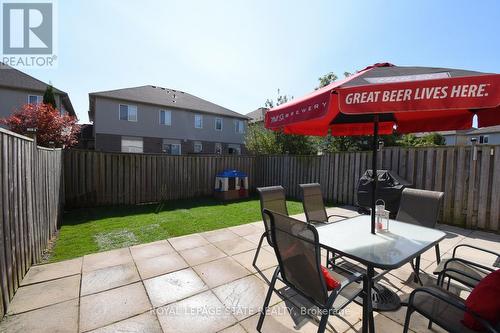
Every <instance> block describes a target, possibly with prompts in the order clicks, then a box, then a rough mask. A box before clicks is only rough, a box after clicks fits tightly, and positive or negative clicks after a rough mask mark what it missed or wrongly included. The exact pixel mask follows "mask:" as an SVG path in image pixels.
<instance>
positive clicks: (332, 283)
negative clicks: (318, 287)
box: [321, 266, 340, 290]
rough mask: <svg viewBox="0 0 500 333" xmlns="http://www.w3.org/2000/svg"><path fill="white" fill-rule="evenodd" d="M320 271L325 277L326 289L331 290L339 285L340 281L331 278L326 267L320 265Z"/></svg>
mask: <svg viewBox="0 0 500 333" xmlns="http://www.w3.org/2000/svg"><path fill="white" fill-rule="evenodd" d="M321 272H322V273H323V277H324V278H325V282H326V289H328V290H333V289H335V288H337V287H339V286H340V283H339V282H338V281H337V280H335V279H334V278H333V276H332V275H331V274H330V271H329V270H328V268H326V267H324V266H321Z"/></svg>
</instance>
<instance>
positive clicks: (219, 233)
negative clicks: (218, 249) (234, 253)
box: [201, 228, 239, 243]
mask: <svg viewBox="0 0 500 333" xmlns="http://www.w3.org/2000/svg"><path fill="white" fill-rule="evenodd" d="M201 235H202V236H203V237H205V238H206V239H207V240H208V241H209V242H210V243H215V242H221V241H225V240H228V239H233V238H237V237H238V236H239V235H238V234H236V233H234V232H232V231H231V230H229V229H227V228H226V229H219V230H213V231H207V232H204V233H202V234H201Z"/></svg>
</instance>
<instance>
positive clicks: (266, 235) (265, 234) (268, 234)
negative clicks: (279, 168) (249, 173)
mask: <svg viewBox="0 0 500 333" xmlns="http://www.w3.org/2000/svg"><path fill="white" fill-rule="evenodd" d="M272 187H274V188H279V187H281V190H283V196H285V189H284V188H283V187H282V186H272ZM269 188H271V187H269ZM262 189H266V187H264V188H262ZM257 191H258V192H259V202H260V207H261V214H262V222H263V223H264V228H265V230H264V232H263V233H262V235H261V236H260V239H259V244H258V245H257V249H256V251H255V255H254V257H253V261H252V266H253V267H255V269H258V267H257V258H258V257H259V254H260V249H261V247H262V243H263V242H264V238H266V240H267V243H268V244H269V246H273V243H272V241H271V230H268V225H267V224H266V221H265V218H266V216H265V215H264V209H265V206H264V200H263V198H262V195H261V193H260V191H261V189H260V188H258V189H257ZM283 200H285V199H283ZM285 211H286V215H288V207H287V206H286V200H285Z"/></svg>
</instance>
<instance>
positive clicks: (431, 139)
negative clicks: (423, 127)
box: [397, 133, 446, 147]
mask: <svg viewBox="0 0 500 333" xmlns="http://www.w3.org/2000/svg"><path fill="white" fill-rule="evenodd" d="M445 143H446V142H445V139H444V137H443V136H442V135H441V134H439V133H429V134H426V135H423V136H420V137H417V136H415V135H414V134H404V135H402V136H401V138H400V139H399V140H397V145H399V146H403V147H435V146H443V145H444V144H445Z"/></svg>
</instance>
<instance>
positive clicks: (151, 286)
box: [144, 268, 207, 308]
mask: <svg viewBox="0 0 500 333" xmlns="http://www.w3.org/2000/svg"><path fill="white" fill-rule="evenodd" d="M144 285H145V286H146V290H147V293H148V295H149V298H150V299H151V303H152V304H153V306H154V307H155V308H156V307H159V306H162V305H166V304H169V303H172V302H175V301H178V300H181V299H183V298H186V297H188V296H191V295H194V294H196V293H199V292H201V291H204V290H206V289H207V286H206V284H205V283H204V282H203V280H201V279H200V277H199V276H198V275H197V274H196V272H195V271H194V270H193V269H191V268H187V269H183V270H181V271H176V272H173V273H168V274H165V275H160V276H157V277H155V278H152V279H148V280H144Z"/></svg>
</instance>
